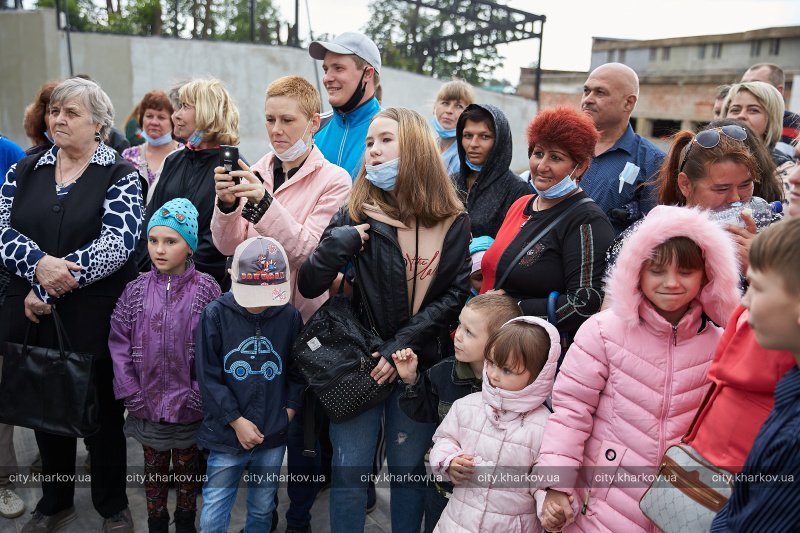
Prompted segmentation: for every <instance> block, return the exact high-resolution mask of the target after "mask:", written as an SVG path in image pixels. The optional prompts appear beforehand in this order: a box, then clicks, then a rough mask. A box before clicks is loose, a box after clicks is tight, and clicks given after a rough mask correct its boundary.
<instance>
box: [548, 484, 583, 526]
mask: <svg viewBox="0 0 800 533" xmlns="http://www.w3.org/2000/svg"><path fill="white" fill-rule="evenodd" d="M573 499H574V498H573V497H572V496H568V495H567V494H565V493H563V492H561V491H559V490H553V489H548V490H547V496H545V498H544V504H543V505H542V527H543V528H545V529H546V530H547V531H561V530H562V529H563V528H564V527H565V526H566V525H567V524H570V523H572V522H574V521H575V514H574V512H573V511H572V505H571V504H572V501H573Z"/></svg>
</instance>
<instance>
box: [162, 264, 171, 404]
mask: <svg viewBox="0 0 800 533" xmlns="http://www.w3.org/2000/svg"><path fill="white" fill-rule="evenodd" d="M171 287H172V276H167V292H166V295H165V297H164V318H163V319H162V320H163V323H162V326H161V329H162V332H163V335H162V337H163V339H164V340H163V346H162V350H163V352H164V357H163V358H162V359H161V380H162V384H161V394H162V398H163V397H164V396H166V395H167V358H168V356H169V346H168V335H167V328H168V327H169V290H170V288H171ZM166 414H167V406H166V402H161V416H160V417H159V418H161V420H164V418H165V416H166Z"/></svg>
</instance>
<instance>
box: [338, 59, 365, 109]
mask: <svg viewBox="0 0 800 533" xmlns="http://www.w3.org/2000/svg"><path fill="white" fill-rule="evenodd" d="M366 74H367V68H366V67H364V71H363V72H362V73H361V79H360V80H358V85H357V86H356V90H355V92H354V93H353V96H351V97H350V99H349V100H348V101H346V102H345V103H344V104H342V105H341V106H339V107H334V109H335V110H336V111H338V112H340V113H349V112H350V111H352V110H353V109H355V108H356V107H358V103H359V102H361V99H362V98H364V93H365V92H366V90H367V84H366V83H365V82H364V76H366Z"/></svg>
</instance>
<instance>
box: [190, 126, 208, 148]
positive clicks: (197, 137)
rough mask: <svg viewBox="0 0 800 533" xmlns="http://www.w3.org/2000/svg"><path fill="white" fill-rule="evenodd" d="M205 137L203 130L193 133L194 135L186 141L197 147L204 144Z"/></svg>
mask: <svg viewBox="0 0 800 533" xmlns="http://www.w3.org/2000/svg"><path fill="white" fill-rule="evenodd" d="M203 135H205V132H204V131H203V130H194V133H192V135H191V136H190V137H189V138H188V139H186V143H187V144H191V145H192V146H197V145H198V144H200V143H201V142H203Z"/></svg>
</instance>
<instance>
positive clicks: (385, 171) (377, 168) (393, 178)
mask: <svg viewBox="0 0 800 533" xmlns="http://www.w3.org/2000/svg"><path fill="white" fill-rule="evenodd" d="M366 168H367V179H368V180H369V181H370V182H372V184H373V185H375V186H376V187H378V188H379V189H383V190H384V191H386V192H392V191H393V190H394V185H395V182H397V172H398V171H399V169H400V158H399V157H396V158H394V159H392V160H391V161H387V162H385V163H381V164H380V165H374V166H373V165H367V167H366Z"/></svg>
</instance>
